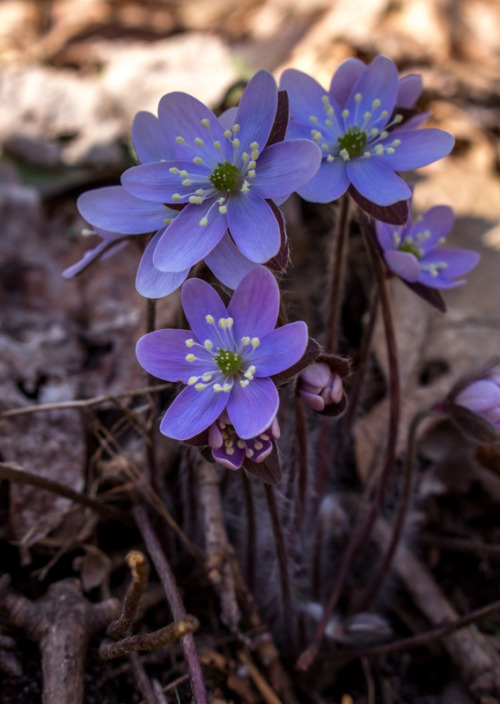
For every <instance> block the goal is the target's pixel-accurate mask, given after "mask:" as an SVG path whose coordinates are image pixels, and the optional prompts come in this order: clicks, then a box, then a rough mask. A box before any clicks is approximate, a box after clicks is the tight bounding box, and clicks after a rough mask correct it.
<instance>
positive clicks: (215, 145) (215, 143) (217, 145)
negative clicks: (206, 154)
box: [214, 139, 220, 152]
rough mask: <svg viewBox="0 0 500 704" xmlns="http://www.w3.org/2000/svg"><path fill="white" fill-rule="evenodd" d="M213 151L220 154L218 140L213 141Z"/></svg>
mask: <svg viewBox="0 0 500 704" xmlns="http://www.w3.org/2000/svg"><path fill="white" fill-rule="evenodd" d="M214 149H215V150H216V151H218V152H220V142H219V140H218V139H216V140H215V142H214Z"/></svg>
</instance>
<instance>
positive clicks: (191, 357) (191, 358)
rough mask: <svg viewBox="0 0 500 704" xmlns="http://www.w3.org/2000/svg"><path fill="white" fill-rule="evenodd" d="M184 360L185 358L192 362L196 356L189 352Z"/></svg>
mask: <svg viewBox="0 0 500 704" xmlns="http://www.w3.org/2000/svg"><path fill="white" fill-rule="evenodd" d="M185 360H186V362H194V361H195V360H196V357H195V356H194V354H193V353H192V352H190V353H189V354H187V355H186V356H185Z"/></svg>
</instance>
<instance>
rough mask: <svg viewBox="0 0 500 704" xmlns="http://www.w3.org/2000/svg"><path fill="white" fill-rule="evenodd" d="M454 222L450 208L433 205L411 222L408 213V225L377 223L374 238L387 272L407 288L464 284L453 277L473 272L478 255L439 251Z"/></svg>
mask: <svg viewBox="0 0 500 704" xmlns="http://www.w3.org/2000/svg"><path fill="white" fill-rule="evenodd" d="M453 221H454V215H453V210H452V209H451V208H449V207H448V206H446V205H436V206H434V207H433V208H430V210H427V211H426V212H425V213H424V214H423V215H422V217H420V218H415V219H413V220H412V219H411V212H410V218H409V219H408V222H407V223H406V225H403V226H401V227H398V226H396V225H389V224H387V223H383V222H377V223H376V232H377V238H378V241H379V244H380V246H381V247H382V250H383V254H384V259H385V261H386V263H387V266H388V267H389V269H391V271H393V272H394V273H395V274H397V276H399V277H401V278H402V279H404V280H405V281H407V282H409V283H410V284H415V283H418V284H422V285H424V286H427V287H429V288H433V289H448V288H454V287H456V286H461V285H462V284H464V283H465V281H464V280H458V281H457V280H456V277H457V276H463V275H464V274H467V272H469V271H470V270H471V269H473V268H474V267H475V266H476V264H477V263H478V261H479V254H478V253H477V252H473V251H471V250H468V249H438V245H439V244H441V243H442V242H443V240H444V238H445V237H446V235H447V234H448V232H449V231H450V229H451V227H452V225H453Z"/></svg>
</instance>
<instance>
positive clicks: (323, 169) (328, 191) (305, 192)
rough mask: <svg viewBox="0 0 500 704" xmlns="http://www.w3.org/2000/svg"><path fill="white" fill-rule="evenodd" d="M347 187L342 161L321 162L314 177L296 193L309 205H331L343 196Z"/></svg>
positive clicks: (347, 180) (344, 166)
mask: <svg viewBox="0 0 500 704" xmlns="http://www.w3.org/2000/svg"><path fill="white" fill-rule="evenodd" d="M348 187H349V178H348V176H347V169H346V165H345V161H344V160H343V159H335V161H332V162H328V161H326V160H323V161H322V162H321V166H320V167H319V171H318V173H317V174H316V176H313V178H312V179H311V180H310V181H309V183H307V184H306V185H305V186H303V187H302V188H300V189H299V190H298V191H297V193H298V194H299V195H300V196H301V198H304V200H308V201H310V202H311V203H331V202H332V201H334V200H337V198H340V196H342V195H344V193H345V192H346V190H347V188H348Z"/></svg>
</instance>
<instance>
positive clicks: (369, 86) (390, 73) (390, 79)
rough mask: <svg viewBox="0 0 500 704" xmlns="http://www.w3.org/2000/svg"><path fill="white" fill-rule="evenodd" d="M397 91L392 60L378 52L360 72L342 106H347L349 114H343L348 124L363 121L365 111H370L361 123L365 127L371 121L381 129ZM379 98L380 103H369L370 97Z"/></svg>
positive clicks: (394, 100)
mask: <svg viewBox="0 0 500 704" xmlns="http://www.w3.org/2000/svg"><path fill="white" fill-rule="evenodd" d="M397 91H398V70H397V68H396V64H395V63H394V61H392V60H391V59H389V58H387V56H383V55H382V54H380V55H379V56H376V57H375V58H374V59H373V61H372V62H371V64H370V65H369V66H367V68H366V70H365V71H363V72H362V73H361V75H360V76H359V78H358V80H357V81H356V83H355V85H354V86H353V88H352V90H351V94H350V96H349V98H348V100H347V103H346V107H347V109H348V110H349V113H350V114H349V117H348V118H346V124H347V125H348V126H352V125H359V124H362V123H363V122H364V115H365V113H367V112H368V113H370V114H371V118H370V119H369V120H368V121H367V122H366V123H365V126H366V128H367V129H369V128H370V127H372V126H373V125H374V124H375V123H376V124H377V127H378V128H379V129H381V128H382V127H383V126H384V125H385V124H386V123H387V122H388V120H389V117H390V115H391V113H392V110H393V108H394V104H395V102H396V95H397ZM358 93H359V94H360V95H361V100H360V102H359V103H358V102H356V100H355V96H356V95H357V94H358ZM374 100H379V101H380V105H379V106H378V107H376V108H374V107H373V101H374ZM384 110H385V111H387V113H388V115H387V117H386V118H382V117H381V113H382V112H383V111H384Z"/></svg>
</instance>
